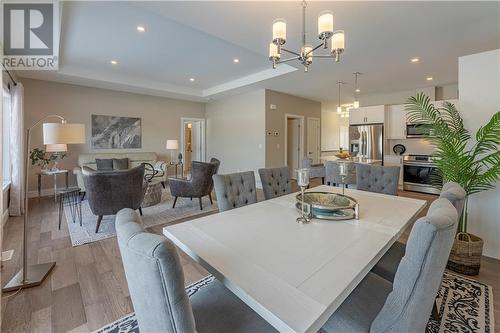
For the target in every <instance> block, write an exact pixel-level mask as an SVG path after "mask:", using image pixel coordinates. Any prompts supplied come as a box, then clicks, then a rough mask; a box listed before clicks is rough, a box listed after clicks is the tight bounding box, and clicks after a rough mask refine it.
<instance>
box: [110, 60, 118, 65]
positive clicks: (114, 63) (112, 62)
mask: <svg viewBox="0 0 500 333" xmlns="http://www.w3.org/2000/svg"><path fill="white" fill-rule="evenodd" d="M110 62H111V65H118V61H116V60H111V61H110Z"/></svg>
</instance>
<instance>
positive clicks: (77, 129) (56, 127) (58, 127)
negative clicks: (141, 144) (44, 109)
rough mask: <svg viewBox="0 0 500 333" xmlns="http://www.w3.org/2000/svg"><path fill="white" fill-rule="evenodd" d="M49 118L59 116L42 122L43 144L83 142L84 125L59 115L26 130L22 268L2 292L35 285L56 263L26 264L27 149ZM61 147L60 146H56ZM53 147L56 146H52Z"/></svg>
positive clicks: (39, 283)
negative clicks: (50, 121)
mask: <svg viewBox="0 0 500 333" xmlns="http://www.w3.org/2000/svg"><path fill="white" fill-rule="evenodd" d="M49 118H59V120H60V122H59V123H44V124H43V144H45V145H61V144H64V145H66V144H80V143H85V125H84V124H68V123H66V119H64V117H62V116H59V115H49V116H46V117H44V118H42V119H40V120H39V121H37V122H36V123H35V124H34V125H33V126H31V127H30V128H28V130H27V131H26V150H25V151H24V154H25V156H24V157H25V165H26V166H25V169H24V219H23V229H24V231H23V268H22V269H21V270H20V271H19V272H17V274H16V275H14V277H13V278H12V279H11V280H10V281H9V282H8V283H7V284H6V285H5V287H3V288H2V291H3V292H9V291H14V290H20V289H22V288H29V287H36V286H39V285H41V284H42V282H43V281H44V280H45V278H46V277H47V276H48V275H49V273H50V272H51V270H52V269H53V268H54V266H55V265H56V263H55V262H48V263H44V264H37V265H29V266H28V251H27V250H28V249H27V246H28V242H27V240H28V227H27V226H28V215H29V211H28V188H29V187H28V175H29V167H30V163H29V151H30V145H31V132H32V131H33V129H34V128H35V127H37V126H38V125H40V124H41V123H42V122H44V121H45V120H47V119H49ZM58 147H59V148H58V149H62V146H58ZM54 149H56V147H55V146H54Z"/></svg>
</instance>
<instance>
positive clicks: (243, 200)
mask: <svg viewBox="0 0 500 333" xmlns="http://www.w3.org/2000/svg"><path fill="white" fill-rule="evenodd" d="M213 178H214V189H215V195H216V196H217V204H218V205H219V211H220V212H223V211H226V210H230V209H234V208H238V207H242V206H246V205H250V204H253V203H256V202H257V189H256V187H255V174H254V172H253V171H246V172H239V173H231V174H228V175H215V176H214V177H213Z"/></svg>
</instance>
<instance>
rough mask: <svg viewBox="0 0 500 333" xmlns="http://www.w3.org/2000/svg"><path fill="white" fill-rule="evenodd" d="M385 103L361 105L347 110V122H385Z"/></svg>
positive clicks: (358, 123) (355, 123) (356, 123)
mask: <svg viewBox="0 0 500 333" xmlns="http://www.w3.org/2000/svg"><path fill="white" fill-rule="evenodd" d="M385 110H386V107H385V105H375V106H363V107H360V108H358V109H351V110H349V124H350V125H363V124H383V123H384V122H385V112H386V111H385Z"/></svg>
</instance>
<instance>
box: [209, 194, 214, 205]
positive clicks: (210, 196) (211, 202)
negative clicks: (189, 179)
mask: <svg viewBox="0 0 500 333" xmlns="http://www.w3.org/2000/svg"><path fill="white" fill-rule="evenodd" d="M208 198H209V199H210V204H211V205H213V204H214V202H213V201H212V193H208Z"/></svg>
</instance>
